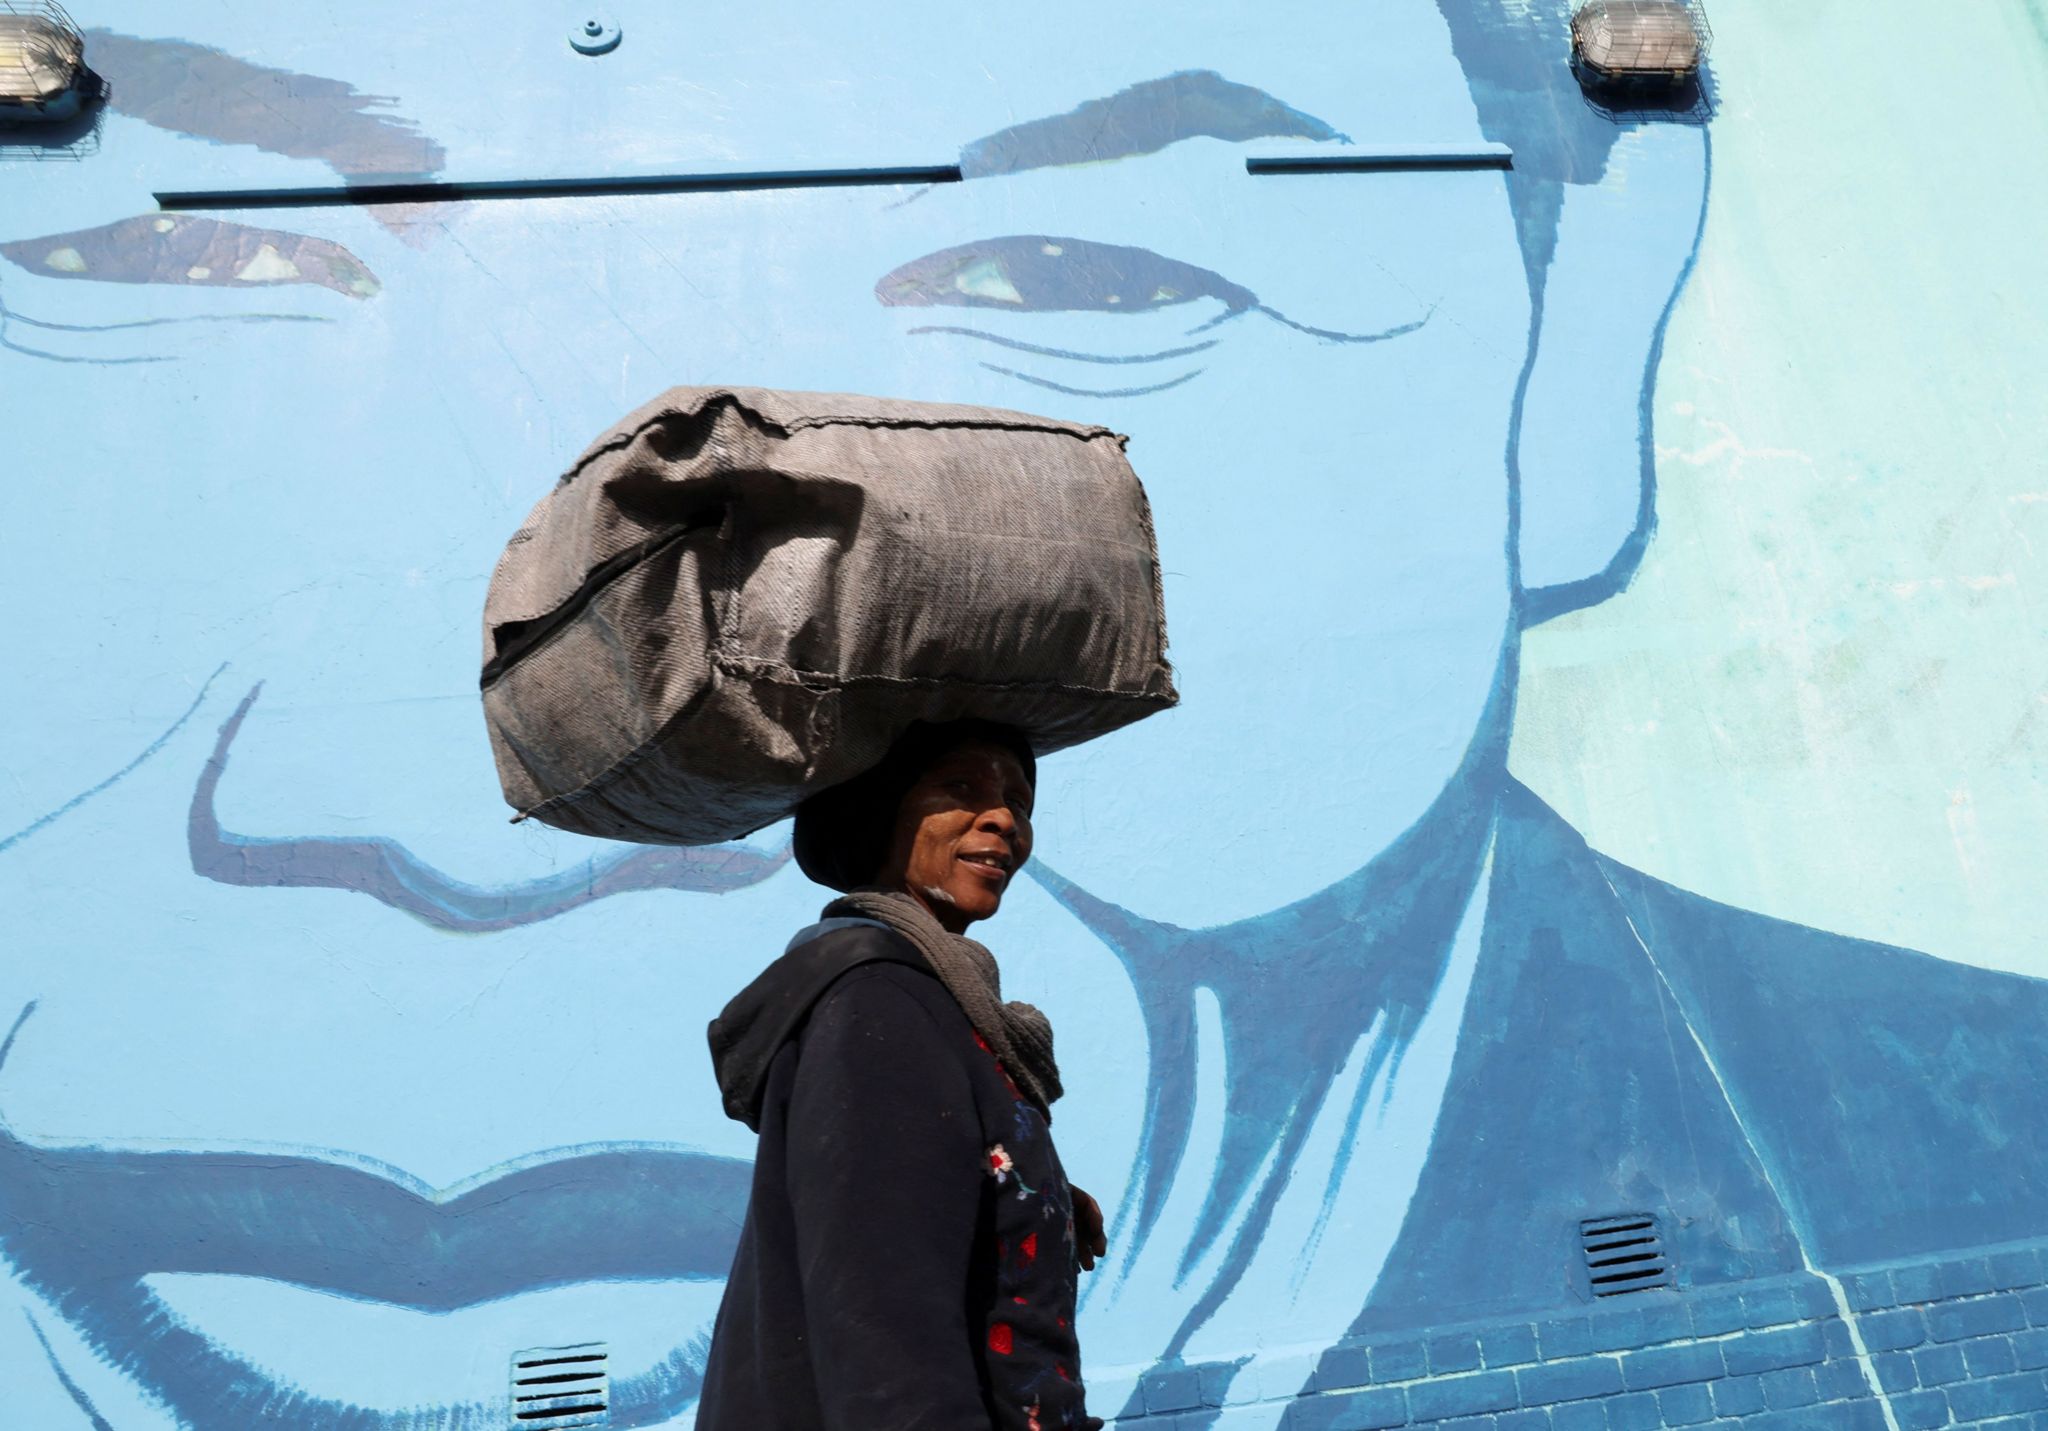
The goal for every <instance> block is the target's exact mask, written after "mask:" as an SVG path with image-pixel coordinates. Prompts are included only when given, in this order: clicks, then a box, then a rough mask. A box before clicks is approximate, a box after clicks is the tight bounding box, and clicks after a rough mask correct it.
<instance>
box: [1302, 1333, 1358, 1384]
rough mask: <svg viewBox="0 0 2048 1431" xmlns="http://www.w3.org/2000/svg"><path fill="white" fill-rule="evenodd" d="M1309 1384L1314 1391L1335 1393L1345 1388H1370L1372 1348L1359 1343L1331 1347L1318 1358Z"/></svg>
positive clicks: (1310, 1374) (1310, 1375)
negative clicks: (1339, 1388) (1340, 1388)
mask: <svg viewBox="0 0 2048 1431" xmlns="http://www.w3.org/2000/svg"><path fill="white" fill-rule="evenodd" d="M1308 1384H1309V1389H1310V1390H1312V1391H1334V1390H1336V1389H1337V1388H1338V1387H1343V1386H1370V1385H1371V1384H1372V1348H1371V1347H1368V1346H1364V1345H1362V1344H1360V1343H1358V1342H1352V1343H1348V1344H1340V1345H1338V1346H1334V1347H1331V1348H1330V1349H1329V1350H1328V1351H1326V1352H1324V1353H1323V1354H1322V1355H1321V1356H1320V1357H1317V1358H1316V1369H1315V1370H1314V1371H1312V1372H1310V1373H1309V1379H1308Z"/></svg>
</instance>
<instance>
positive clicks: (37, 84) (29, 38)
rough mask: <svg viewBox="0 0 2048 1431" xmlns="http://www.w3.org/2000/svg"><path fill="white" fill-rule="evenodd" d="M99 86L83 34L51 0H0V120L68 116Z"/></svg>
mask: <svg viewBox="0 0 2048 1431" xmlns="http://www.w3.org/2000/svg"><path fill="white" fill-rule="evenodd" d="M99 92H100V80H99V77H98V76H97V75H95V74H94V73H93V72H92V71H91V70H89V69H87V68H86V67H85V36H84V35H82V34H80V33H79V29H78V26H77V25H75V24H73V23H72V21H71V17H70V16H69V15H67V14H65V13H64V8H63V7H62V6H61V5H58V4H57V3H56V0H0V124H19V123H24V122H26V123H40V122H52V121H56V120H64V119H71V118H74V117H76V116H77V114H78V113H79V111H80V110H81V109H83V108H84V107H85V102H86V100H88V99H90V98H94V97H96V96H97V95H98V94H99Z"/></svg>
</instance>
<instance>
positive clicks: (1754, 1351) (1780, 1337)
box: [1721, 1322, 1827, 1376]
mask: <svg viewBox="0 0 2048 1431" xmlns="http://www.w3.org/2000/svg"><path fill="white" fill-rule="evenodd" d="M1826 1355H1827V1348H1826V1345H1825V1339H1824V1338H1823V1337H1822V1336H1821V1330H1820V1328H1819V1327H1817V1326H1815V1325H1813V1324H1812V1323H1811V1322H1808V1323H1807V1324H1805V1325H1804V1326H1798V1327H1782V1328H1780V1329H1779V1330H1777V1331H1774V1332H1754V1333H1751V1334H1750V1335H1749V1336H1745V1337H1737V1338H1735V1339H1734V1340H1733V1341H1729V1342H1724V1343H1722V1346H1721V1360H1722V1361H1724V1362H1725V1363H1727V1366H1728V1374H1729V1375H1730V1376H1741V1375H1743V1374H1744V1373H1745V1372H1752V1371H1775V1370H1776V1369H1777V1368H1779V1367H1781V1366H1811V1365H1812V1364H1813V1363H1814V1362H1817V1361H1820V1360H1821V1359H1822V1358H1823V1357H1825V1356H1826Z"/></svg>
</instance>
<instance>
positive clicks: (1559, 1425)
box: [1550, 1401, 1607, 1431]
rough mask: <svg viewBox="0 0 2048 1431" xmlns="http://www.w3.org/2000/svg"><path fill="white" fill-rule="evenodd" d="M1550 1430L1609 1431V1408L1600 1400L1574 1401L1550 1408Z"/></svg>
mask: <svg viewBox="0 0 2048 1431" xmlns="http://www.w3.org/2000/svg"><path fill="white" fill-rule="evenodd" d="M1550 1431H1607V1408H1606V1406H1605V1404H1604V1403H1602V1402H1598V1401H1574V1402H1570V1403H1568V1404H1567V1405H1564V1406H1553V1407H1551V1408H1550Z"/></svg>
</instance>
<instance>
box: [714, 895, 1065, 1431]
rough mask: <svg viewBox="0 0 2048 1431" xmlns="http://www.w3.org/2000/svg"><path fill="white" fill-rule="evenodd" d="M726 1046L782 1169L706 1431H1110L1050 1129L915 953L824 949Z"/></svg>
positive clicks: (844, 934)
mask: <svg viewBox="0 0 2048 1431" xmlns="http://www.w3.org/2000/svg"><path fill="white" fill-rule="evenodd" d="M710 1037H711V1055H712V1061H713V1063H714V1065H715V1066H716V1068H717V1072H718V1083H719V1088H720V1091H721V1092H722V1093H723V1095H724V1098H725V1108H726V1112H727V1113H729V1114H731V1115H732V1116H733V1117H734V1118H737V1119H739V1120H740V1121H741V1122H743V1123H745V1124H746V1125H747V1126H748V1127H749V1128H752V1129H754V1130H755V1131H756V1132H757V1133H759V1135H760V1146H759V1149H758V1152H757V1154H756V1157H755V1161H754V1182H753V1191H752V1194H751V1196H750V1198H749V1201H748V1205H747V1217H746V1223H745V1226H744V1227H743V1228H742V1229H741V1231H740V1239H739V1249H738V1251H737V1253H736V1254H735V1256H734V1259H733V1267H732V1274H731V1277H730V1279H729V1280H728V1282H727V1283H726V1289H725V1299H724V1301H723V1302H722V1303H721V1304H720V1306H719V1310H718V1322H717V1326H716V1328H715V1330H714V1331H713V1333H712V1342H711V1354H710V1359H709V1362H708V1364H707V1365H706V1367H705V1374H704V1392H703V1397H702V1399H701V1401H700V1403H699V1407H698V1412H697V1426H698V1428H699V1431H882V1428H888V1431H968V1429H969V1428H978V1427H991V1428H999V1431H1035V1429H1036V1428H1042V1431H1053V1428H1095V1427H1099V1426H1100V1425H1101V1422H1099V1421H1097V1420H1096V1419H1095V1418H1093V1417H1091V1416H1089V1415H1088V1413H1087V1410H1086V1408H1085V1406H1084V1402H1083V1394H1082V1387H1081V1369H1080V1359H1079V1351H1078V1347H1077V1344H1076V1341H1075V1336H1074V1325H1073V1324H1074V1297H1075V1283H1076V1279H1077V1274H1078V1266H1079V1264H1078V1260H1077V1257H1078V1254H1077V1249H1076V1245H1075V1240H1074V1220H1073V1197H1072V1193H1071V1191H1070V1190H1069V1188H1068V1185H1067V1180H1066V1175H1065V1173H1064V1172H1063V1171H1062V1170H1061V1167H1060V1162H1059V1156H1058V1154H1057V1153H1055V1152H1054V1150H1053V1145H1052V1138H1051V1134H1050V1132H1049V1130H1048V1127H1047V1122H1046V1118H1045V1115H1044V1114H1042V1113H1041V1112H1040V1111H1039V1110H1038V1109H1037V1108H1036V1107H1034V1106H1033V1105H1032V1104H1031V1103H1030V1102H1029V1101H1028V1100H1026V1099H1025V1098H1024V1097H1023V1095H1022V1094H1020V1093H1019V1092H1018V1090H1017V1088H1016V1086H1015V1085H1014V1084H1013V1083H1011V1081H1010V1079H1009V1076H1008V1075H1007V1074H1006V1073H1005V1072H1004V1071H1003V1067H1002V1065H1001V1064H1000V1063H999V1062H998V1061H997V1060H996V1059H995V1057H994V1056H993V1055H992V1054H991V1053H989V1052H988V1050H987V1047H986V1046H985V1045H983V1044H982V1042H981V1040H980V1039H979V1038H978V1036H977V1035H976V1034H975V1031H974V1027H973V1025H972V1024H970V1023H969V1022H968V1019H967V1016H966V1015H965V1014H964V1013H962V1012H961V1009H960V1006H959V1005H958V1004H957V1003H956V1002H954V1000H953V997H952V995H951V994H949V993H948V992H947V991H946V988H945V986H944V985H943V984H942V983H940V982H939V980H938V978H937V976H936V975H935V974H933V973H932V971H931V968H930V966H929V965H928V964H926V963H925V962H924V960H923V959H922V957H920V956H919V954H918V953H917V951H916V950H915V949H914V948H913V947H912V946H911V945H910V944H909V942H908V941H906V940H904V939H903V938H901V937H900V936H898V935H897V934H895V933H894V932H893V931H891V930H889V929H886V928H884V927H883V926H881V925H877V924H873V923H870V922H868V921H865V920H850V919H840V920H828V921H826V922H825V923H824V924H820V925H816V926H813V927H812V928H811V929H809V930H806V931H805V932H804V933H803V934H800V935H798V936H797V939H796V941H795V942H793V943H792V944H791V946H790V948H789V951H788V952H787V953H785V954H784V955H783V956H782V958H781V959H779V960H777V961H776V962H775V963H774V964H773V965H771V966H770V967H769V969H768V971H767V972H766V973H764V974H763V975H762V976H761V977H760V978H759V979H757V980H755V981H754V982H753V983H752V984H751V985H749V986H748V987H747V988H746V989H745V990H744V991H743V992H742V993H741V994H740V995H739V997H737V998H735V999H734V1000H733V1001H732V1003H731V1004H729V1005H727V1006H726V1009H725V1012H724V1013H722V1014H721V1015H719V1017H718V1018H717V1019H716V1020H715V1021H713V1023H712V1025H711V1030H710Z"/></svg>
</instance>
